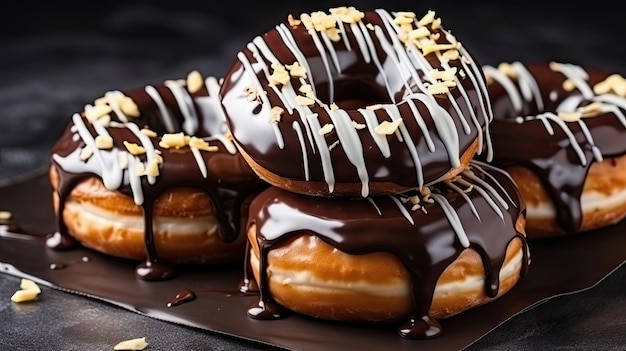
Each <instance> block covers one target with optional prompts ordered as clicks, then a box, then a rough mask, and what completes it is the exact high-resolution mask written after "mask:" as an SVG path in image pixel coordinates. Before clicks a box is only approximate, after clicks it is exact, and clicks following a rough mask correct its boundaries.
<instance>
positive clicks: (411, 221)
mask: <svg viewBox="0 0 626 351" xmlns="http://www.w3.org/2000/svg"><path fill="white" fill-rule="evenodd" d="M389 198H390V199H391V201H393V203H395V204H396V206H398V209H400V212H402V215H403V216H404V217H405V218H406V219H407V220H408V221H409V222H410V223H411V224H413V225H415V222H414V221H413V217H411V214H410V213H409V211H408V210H407V209H406V207H404V205H403V204H402V202H400V200H398V198H396V197H395V196H392V195H389Z"/></svg>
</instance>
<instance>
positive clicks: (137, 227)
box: [65, 201, 217, 235]
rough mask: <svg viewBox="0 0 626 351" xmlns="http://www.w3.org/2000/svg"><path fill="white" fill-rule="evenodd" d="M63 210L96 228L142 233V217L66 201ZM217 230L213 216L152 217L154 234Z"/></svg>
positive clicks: (194, 232)
mask: <svg viewBox="0 0 626 351" xmlns="http://www.w3.org/2000/svg"><path fill="white" fill-rule="evenodd" d="M65 210H66V211H71V212H75V213H78V214H79V215H80V217H81V218H83V219H84V220H85V221H87V222H89V223H92V224H93V225H94V226H96V227H101V228H102V227H112V228H116V229H120V230H132V231H141V232H143V231H144V220H143V216H128V215H120V214H119V213H115V212H112V211H107V210H104V209H102V208H99V207H97V206H93V205H91V204H82V203H79V202H76V201H67V202H66V203H65ZM216 230H217V219H216V218H215V216H214V215H210V216H199V217H193V218H190V217H185V218H181V217H164V216H154V232H155V233H168V234H170V235H171V234H174V235H193V234H197V233H200V232H204V233H212V232H215V231H216Z"/></svg>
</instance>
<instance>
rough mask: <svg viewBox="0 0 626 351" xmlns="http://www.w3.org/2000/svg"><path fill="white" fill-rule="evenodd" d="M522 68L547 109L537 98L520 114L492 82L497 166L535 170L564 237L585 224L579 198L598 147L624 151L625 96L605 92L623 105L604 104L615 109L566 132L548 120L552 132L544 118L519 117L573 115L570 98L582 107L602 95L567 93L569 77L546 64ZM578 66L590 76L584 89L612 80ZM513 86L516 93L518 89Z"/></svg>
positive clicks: (609, 152)
mask: <svg viewBox="0 0 626 351" xmlns="http://www.w3.org/2000/svg"><path fill="white" fill-rule="evenodd" d="M520 67H521V66H520ZM524 67H525V68H526V69H527V71H528V72H529V73H530V75H531V77H532V79H533V80H534V81H535V82H536V87H537V88H538V90H537V92H538V93H539V94H540V96H541V100H542V101H543V107H542V108H540V107H539V106H541V104H538V103H537V100H538V99H537V98H536V97H532V98H530V99H527V100H523V101H522V105H521V110H516V109H515V108H514V107H513V104H512V100H511V96H510V95H509V93H508V92H507V91H506V89H505V88H504V87H503V86H502V85H501V83H499V82H498V81H497V80H494V81H493V82H492V83H490V85H489V94H490V97H491V99H492V106H493V112H494V118H495V120H494V121H493V123H492V124H491V137H492V141H493V149H494V157H493V163H494V164H495V165H497V166H499V167H512V166H523V167H525V168H527V169H529V170H531V171H532V172H534V173H535V174H536V175H537V176H538V178H539V180H540V181H541V182H542V185H543V187H544V188H545V189H546V191H547V194H548V195H549V197H550V199H551V200H552V203H553V204H554V207H555V212H556V220H557V223H558V225H559V226H560V227H561V229H562V230H563V231H564V232H565V233H575V232H577V231H579V229H580V226H581V223H582V209H581V196H582V191H583V186H584V183H585V179H586V176H587V173H588V171H589V167H590V166H591V165H592V164H593V162H596V161H597V158H596V157H594V149H595V150H596V152H599V153H601V155H602V157H603V158H611V157H617V156H622V155H624V153H626V125H625V124H623V122H622V121H620V118H624V117H623V114H624V112H625V111H624V107H626V103H625V100H624V99H623V98H622V97H618V96H617V95H613V94H604V96H607V95H610V98H611V99H617V100H616V101H621V104H622V105H621V106H620V105H617V104H613V103H611V102H609V101H605V102H603V105H604V107H605V108H609V109H612V110H611V111H608V112H602V113H600V114H598V115H597V116H594V117H591V118H583V119H581V121H582V123H579V122H576V121H575V122H564V125H565V126H566V127H565V128H561V127H560V126H559V125H557V123H555V122H554V121H553V120H550V121H549V122H547V123H548V124H549V125H551V126H552V129H553V133H552V134H550V133H549V132H548V130H547V129H546V126H545V125H544V122H543V121H542V120H541V119H536V118H535V119H529V118H526V119H524V120H523V122H522V120H520V119H516V117H518V116H522V117H525V116H536V115H539V114H544V113H550V112H552V113H556V112H557V111H562V112H573V111H571V108H566V107H564V102H565V101H566V100H568V99H569V101H576V102H577V104H576V105H575V107H580V106H585V105H588V104H590V103H592V102H594V101H597V100H596V99H597V98H598V96H600V94H595V93H593V92H592V91H591V92H590V93H589V95H587V96H584V95H583V92H582V90H581V89H574V90H572V91H567V90H565V88H564V81H565V80H566V79H567V78H568V77H567V76H566V75H564V74H563V73H561V72H558V71H554V70H553V69H551V68H550V65H549V64H548V63H530V64H525V65H524ZM580 68H581V69H582V70H583V72H585V73H586V75H588V78H587V79H584V82H585V84H583V85H581V86H582V87H583V88H584V89H587V88H593V86H594V85H596V84H597V83H599V82H602V81H603V80H605V79H606V78H607V77H608V76H609V73H608V72H604V71H601V70H598V69H593V68H583V67H580ZM583 76H584V75H583ZM515 88H516V89H517V90H518V89H519V86H516V87H515ZM620 116H621V117H620ZM582 124H584V126H583V125H582ZM584 127H586V129H587V130H588V133H589V134H590V135H591V137H592V140H589V139H588V138H587V137H586V135H585V133H587V131H586V130H585V129H584ZM568 133H571V135H573V137H574V138H575V140H576V143H577V144H578V147H579V148H580V150H581V151H582V153H584V159H585V160H586V162H582V161H581V157H580V156H579V155H578V154H577V152H576V149H575V148H574V147H572V142H571V139H570V135H568Z"/></svg>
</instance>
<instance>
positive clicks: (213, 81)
mask: <svg viewBox="0 0 626 351" xmlns="http://www.w3.org/2000/svg"><path fill="white" fill-rule="evenodd" d="M204 84H205V85H206V87H207V91H208V92H209V96H208V97H209V98H211V99H212V100H213V103H214V104H213V110H214V112H215V113H218V114H219V116H220V119H221V121H222V123H223V125H222V127H223V130H222V134H218V135H214V136H212V137H209V138H205V139H206V140H207V141H213V140H217V141H219V142H221V143H222V144H223V145H224V148H226V151H228V152H229V153H230V154H231V155H234V154H236V153H237V147H236V146H235V143H233V142H232V141H231V140H229V139H228V138H226V135H225V134H226V133H227V132H228V127H227V126H226V116H225V115H224V111H223V110H222V109H221V108H220V101H219V98H218V97H219V93H220V84H219V82H218V81H217V78H215V77H212V76H209V77H207V78H206V79H205V82H204Z"/></svg>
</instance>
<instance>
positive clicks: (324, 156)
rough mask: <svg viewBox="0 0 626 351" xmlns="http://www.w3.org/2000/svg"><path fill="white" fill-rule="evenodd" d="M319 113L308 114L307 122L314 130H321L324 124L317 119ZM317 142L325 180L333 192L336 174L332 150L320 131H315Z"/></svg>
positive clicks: (329, 190)
mask: <svg viewBox="0 0 626 351" xmlns="http://www.w3.org/2000/svg"><path fill="white" fill-rule="evenodd" d="M317 117H318V116H317V114H316V113H315V114H312V115H309V116H307V122H308V124H309V126H310V128H311V129H312V130H320V129H321V128H322V126H321V125H320V122H319V120H318V119H317ZM313 138H314V139H315V144H316V145H317V149H318V150H319V151H320V160H321V161H322V171H323V172H324V180H325V181H326V184H327V185H328V192H329V193H332V192H333V191H334V190H335V175H334V172H333V164H332V161H331V159H330V150H329V149H328V144H326V138H324V136H323V135H320V134H319V133H313Z"/></svg>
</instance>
